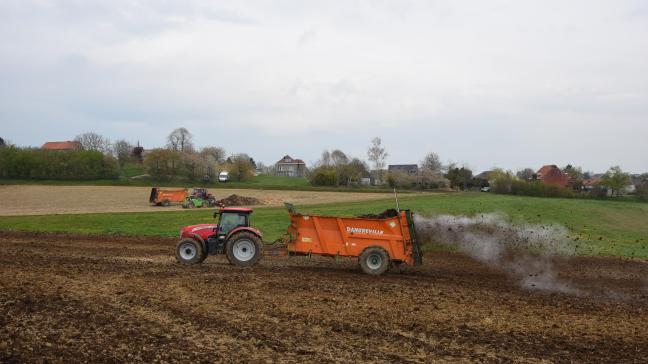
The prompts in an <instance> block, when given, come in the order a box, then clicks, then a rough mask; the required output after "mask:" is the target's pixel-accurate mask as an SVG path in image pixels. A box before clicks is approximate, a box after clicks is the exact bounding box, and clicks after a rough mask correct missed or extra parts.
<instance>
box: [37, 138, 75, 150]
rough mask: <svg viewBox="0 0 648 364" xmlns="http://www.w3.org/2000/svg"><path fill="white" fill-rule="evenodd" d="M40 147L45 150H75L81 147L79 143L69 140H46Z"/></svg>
mask: <svg viewBox="0 0 648 364" xmlns="http://www.w3.org/2000/svg"><path fill="white" fill-rule="evenodd" d="M41 148H42V149H47V150H77V149H80V148H81V143H79V142H75V141H70V140H67V141H64V142H46V143H45V144H43V146H42V147H41Z"/></svg>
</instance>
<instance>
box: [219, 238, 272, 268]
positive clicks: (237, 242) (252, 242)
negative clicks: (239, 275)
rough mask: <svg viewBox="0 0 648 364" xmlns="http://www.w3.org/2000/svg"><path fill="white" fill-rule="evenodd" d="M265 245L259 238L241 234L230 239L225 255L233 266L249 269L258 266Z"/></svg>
mask: <svg viewBox="0 0 648 364" xmlns="http://www.w3.org/2000/svg"><path fill="white" fill-rule="evenodd" d="M262 248H263V244H262V243H261V239H259V237H258V236H256V235H254V234H252V233H248V232H240V233H237V234H234V235H233V236H232V237H230V238H229V240H228V242H227V247H226V248H225V254H226V255H227V260H229V262H230V263H231V264H234V265H237V266H239V267H249V266H252V265H254V264H256V263H257V262H258V261H259V259H260V258H261V249H262Z"/></svg>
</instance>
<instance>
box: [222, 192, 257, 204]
mask: <svg viewBox="0 0 648 364" xmlns="http://www.w3.org/2000/svg"><path fill="white" fill-rule="evenodd" d="M216 205H217V206H221V207H230V206H251V205H263V202H262V201H261V200H259V199H258V198H254V197H245V196H239V195H236V194H235V195H230V196H229V197H226V198H224V199H222V200H218V201H216Z"/></svg>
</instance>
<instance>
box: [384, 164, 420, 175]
mask: <svg viewBox="0 0 648 364" xmlns="http://www.w3.org/2000/svg"><path fill="white" fill-rule="evenodd" d="M387 170H388V171H389V172H390V173H394V172H400V173H405V174H409V175H416V174H418V165H416V164H390V165H389V166H387Z"/></svg>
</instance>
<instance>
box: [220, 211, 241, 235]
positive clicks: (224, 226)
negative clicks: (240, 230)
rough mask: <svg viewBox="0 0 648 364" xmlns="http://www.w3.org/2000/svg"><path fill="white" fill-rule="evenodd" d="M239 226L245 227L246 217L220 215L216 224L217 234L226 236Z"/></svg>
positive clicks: (233, 214) (229, 213) (227, 214)
mask: <svg viewBox="0 0 648 364" xmlns="http://www.w3.org/2000/svg"><path fill="white" fill-rule="evenodd" d="M239 226H247V215H245V214H238V213H231V212H224V213H222V214H221V215H220V221H219V222H218V233H219V234H227V233H228V232H230V231H232V230H233V229H236V228H237V227H239Z"/></svg>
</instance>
